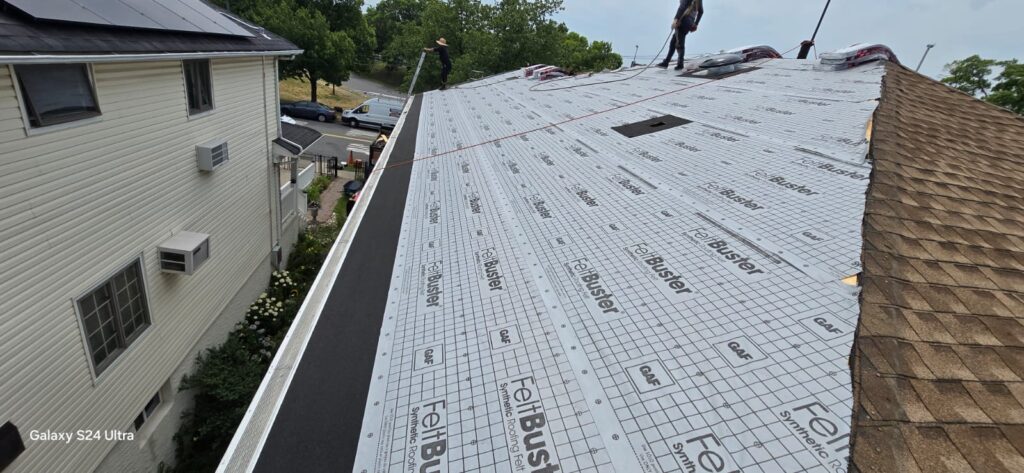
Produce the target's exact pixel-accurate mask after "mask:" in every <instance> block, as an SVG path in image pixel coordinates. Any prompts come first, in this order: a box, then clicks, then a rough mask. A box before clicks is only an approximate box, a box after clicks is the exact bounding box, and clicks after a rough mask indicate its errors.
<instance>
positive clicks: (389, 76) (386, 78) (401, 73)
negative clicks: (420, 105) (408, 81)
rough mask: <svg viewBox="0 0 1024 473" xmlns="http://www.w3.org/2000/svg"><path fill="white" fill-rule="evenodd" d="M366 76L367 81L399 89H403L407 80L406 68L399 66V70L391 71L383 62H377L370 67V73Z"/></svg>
mask: <svg viewBox="0 0 1024 473" xmlns="http://www.w3.org/2000/svg"><path fill="white" fill-rule="evenodd" d="M365 76H366V78H367V79H372V80H375V81H377V82H380V83H382V84H387V85H390V86H391V87H394V88H396V89H399V88H401V87H402V82H403V81H404V80H405V67H402V66H399V67H398V68H396V69H394V70H390V71H389V70H388V68H387V67H386V66H385V65H384V63H383V62H377V63H374V64H373V66H371V67H370V72H369V73H367V74H366V75H365Z"/></svg>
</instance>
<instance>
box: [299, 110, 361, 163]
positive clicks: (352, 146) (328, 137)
mask: <svg viewBox="0 0 1024 473" xmlns="http://www.w3.org/2000/svg"><path fill="white" fill-rule="evenodd" d="M295 123H297V124H299V125H302V126H306V127H309V128H312V129H314V130H316V131H319V132H320V133H323V134H324V137H323V138H321V139H320V141H317V142H316V143H315V144H314V145H313V146H311V147H310V148H309V149H308V150H307V151H306V152H305V153H304V155H306V156H310V155H317V154H318V155H321V156H335V157H338V158H340V159H341V161H345V160H346V159H348V153H349V151H352V152H353V153H354V154H355V156H356V157H362V158H364V159H365V158H366V157H367V156H369V154H370V144H371V143H373V140H375V139H377V132H376V131H374V130H371V129H369V128H352V127H350V126H348V125H342V124H340V123H320V122H318V121H316V120H312V121H310V120H299V119H296V120H295Z"/></svg>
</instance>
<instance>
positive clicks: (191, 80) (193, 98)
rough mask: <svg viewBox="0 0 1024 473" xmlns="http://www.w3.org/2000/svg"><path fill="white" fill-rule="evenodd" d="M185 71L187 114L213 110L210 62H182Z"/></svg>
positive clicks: (201, 60)
mask: <svg viewBox="0 0 1024 473" xmlns="http://www.w3.org/2000/svg"><path fill="white" fill-rule="evenodd" d="M181 64H182V67H183V69H184V70H185V92H186V94H187V95H188V114H189V115H195V114H197V113H203V112H205V111H208V110H213V85H212V83H211V82H210V60H209V59H197V60H194V61H182V63H181Z"/></svg>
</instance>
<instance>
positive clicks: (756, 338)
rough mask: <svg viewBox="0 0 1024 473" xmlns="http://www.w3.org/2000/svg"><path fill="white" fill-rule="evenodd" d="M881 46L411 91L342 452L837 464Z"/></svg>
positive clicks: (602, 463) (527, 466) (558, 466)
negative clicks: (362, 393) (403, 187)
mask: <svg viewBox="0 0 1024 473" xmlns="http://www.w3.org/2000/svg"><path fill="white" fill-rule="evenodd" d="M883 72H884V66H883V65H881V64H875V65H868V66H864V67H860V68H856V69H853V70H849V71H844V72H819V71H814V70H812V63H811V62H810V61H795V60H776V61H770V62H765V63H762V64H759V67H758V68H756V69H753V70H750V71H747V72H744V73H741V74H738V75H733V76H731V77H727V78H724V79H720V80H717V81H709V80H707V79H701V78H695V77H678V76H677V75H676V74H673V73H670V72H667V71H662V70H653V69H652V70H648V71H645V72H643V73H641V74H640V75H639V76H637V77H634V78H631V79H628V80H623V81H620V82H615V83H606V84H601V85H592V86H588V87H574V88H565V87H568V86H580V85H584V84H589V83H598V82H604V81H608V80H613V79H625V78H627V77H629V76H631V75H633V74H635V73H636V72H635V71H626V72H619V73H614V74H603V75H597V76H593V77H590V78H570V79H567V80H562V81H556V82H544V83H539V84H538V83H537V82H535V81H528V80H525V79H524V78H522V77H521V75H522V72H521V71H520V72H515V73H510V74H508V75H503V76H499V77H495V78H492V79H489V80H487V81H484V82H477V83H474V84H471V85H468V86H465V87H462V88H458V89H454V90H449V91H445V92H443V93H436V92H432V93H428V94H426V95H425V96H424V98H423V99H422V100H423V102H422V110H421V112H420V115H419V122H418V130H416V147H415V158H416V161H415V162H414V164H413V166H412V175H411V181H410V184H409V190H408V196H407V200H406V204H405V213H404V217H403V220H402V224H401V234H400V238H399V243H398V250H397V255H396V259H395V263H394V272H393V275H392V281H391V287H390V291H389V297H388V301H387V309H386V311H385V313H384V322H383V327H382V328H381V332H380V340H379V346H378V349H377V354H376V361H375V365H374V369H373V378H372V379H373V381H372V384H371V387H370V392H369V397H368V401H367V404H366V407H365V413H364V420H363V425H362V433H361V435H360V442H359V447H358V453H357V456H356V459H355V471H375V472H378V471H396V472H397V471H453V472H459V471H538V472H553V471H609V470H612V469H615V470H617V471H623V472H626V471H672V470H675V471H679V470H683V471H694V466H695V465H697V466H698V467H700V468H706V469H709V471H734V470H738V469H742V471H745V472H754V471H772V472H774V471H845V469H846V463H847V457H848V456H849V453H850V452H849V443H848V442H849V420H850V418H851V405H852V404H853V401H852V393H851V384H852V383H851V379H850V375H849V364H848V360H849V354H850V348H851V342H852V340H853V331H854V327H855V326H856V323H857V317H858V293H857V289H856V288H854V287H851V286H847V285H844V284H842V283H841V282H840V281H841V279H843V278H845V277H847V276H850V275H852V274H856V273H858V272H860V268H859V261H860V249H861V236H860V230H861V224H862V218H863V210H864V193H865V191H866V189H867V183H868V176H869V174H870V172H871V169H870V165H869V164H867V163H866V162H865V156H866V154H867V151H868V141H867V139H866V131H867V128H868V123H869V120H870V118H871V116H872V113H873V112H874V111H875V108H876V106H877V99H878V97H879V90H880V81H881V78H882V75H883ZM667 115H672V116H675V117H678V118H682V119H683V120H677V119H673V118H666V117H665V116H667ZM652 118H653V119H655V120H653V121H651V122H649V123H645V124H642V125H640V126H636V127H624V128H619V129H620V130H622V131H623V132H624V133H626V134H629V135H635V134H636V133H635V132H637V131H638V130H639V131H654V132H652V133H646V134H641V135H639V136H636V137H633V138H630V137H627V136H626V134H623V133H620V132H619V131H616V128H617V127H622V126H623V125H629V124H632V123H636V122H641V121H644V120H648V119H652ZM680 123H681V124H680ZM676 124H678V126H672V125H676ZM658 130H660V131H658ZM405 132H410V131H408V130H405ZM498 138H503V139H498ZM460 149H461V150H460ZM452 150H456V151H452ZM279 421H280V420H279ZM719 467H720V468H719Z"/></svg>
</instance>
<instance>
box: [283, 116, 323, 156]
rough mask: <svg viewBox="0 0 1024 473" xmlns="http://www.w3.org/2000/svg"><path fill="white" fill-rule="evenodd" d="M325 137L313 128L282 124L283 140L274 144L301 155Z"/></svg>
mask: <svg viewBox="0 0 1024 473" xmlns="http://www.w3.org/2000/svg"><path fill="white" fill-rule="evenodd" d="M323 136H324V135H323V133H320V132H319V131H316V130H314V129H312V128H308V127H304V126H299V125H292V124H291V123H285V122H281V138H278V139H276V140H274V143H277V144H278V145H281V146H282V147H283V148H284V149H287V150H288V151H291V152H292V153H293V154H295V155H299V154H302V152H303V151H305V150H306V148H309V147H310V146H312V145H313V143H316V142H317V140H319V139H320V138H321V137H323ZM282 138H283V139H282ZM296 145H298V146H296Z"/></svg>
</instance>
